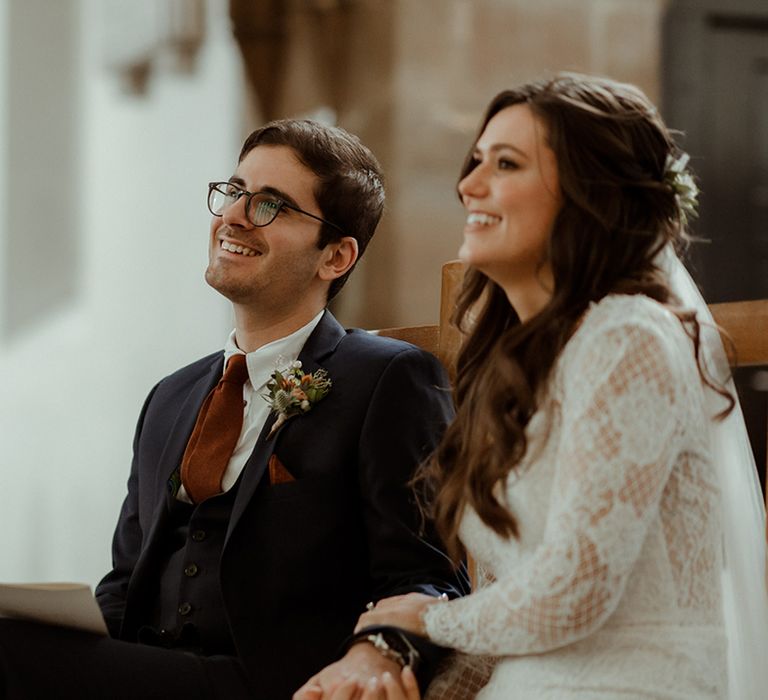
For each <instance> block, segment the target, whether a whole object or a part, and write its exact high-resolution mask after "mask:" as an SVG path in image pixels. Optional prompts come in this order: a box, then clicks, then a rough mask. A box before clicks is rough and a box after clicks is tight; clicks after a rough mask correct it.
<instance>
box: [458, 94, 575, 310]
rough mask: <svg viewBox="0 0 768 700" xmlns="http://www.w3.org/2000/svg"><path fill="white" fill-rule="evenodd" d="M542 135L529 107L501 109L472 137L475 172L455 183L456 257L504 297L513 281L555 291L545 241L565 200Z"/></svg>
mask: <svg viewBox="0 0 768 700" xmlns="http://www.w3.org/2000/svg"><path fill="white" fill-rule="evenodd" d="M546 136H547V130H546V126H545V125H544V123H543V122H542V121H541V120H540V119H539V118H538V117H536V116H535V115H534V113H533V112H532V111H531V109H530V107H528V105H526V104H516V105H512V106H511V107H506V108H504V109H502V110H501V111H500V112H498V113H497V114H495V115H494V116H493V118H492V119H491V120H490V121H489V122H488V124H487V126H486V127H485V129H484V131H483V133H482V134H481V135H480V138H479V139H478V140H477V143H476V144H475V148H474V154H473V160H474V165H473V167H472V170H470V172H469V173H468V174H467V175H466V176H465V177H464V179H462V181H461V182H460V183H459V194H460V195H461V199H462V202H463V203H464V207H465V208H466V210H467V219H466V225H465V226H464V242H463V244H462V246H461V249H460V250H459V257H460V258H461V259H462V260H463V261H464V262H466V263H468V264H469V265H472V266H473V267H476V268H477V269H479V270H480V271H481V272H483V273H485V274H486V275H488V277H490V278H491V279H492V280H494V281H495V282H496V283H497V284H499V285H501V286H502V287H503V288H504V289H505V291H507V294H508V296H510V289H509V287H510V286H512V287H514V288H516V289H518V290H520V291H521V292H523V293H524V294H531V293H532V294H540V293H541V292H542V291H547V292H548V293H549V294H550V295H551V291H552V271H551V268H550V266H549V263H548V262H547V245H548V241H549V237H550V234H551V232H552V226H553V223H554V221H555V218H556V216H557V213H558V211H559V210H560V206H561V202H562V199H561V195H560V182H559V178H558V172H557V160H556V158H555V154H554V152H553V151H552V149H551V148H550V147H549V146H548V145H547V139H546ZM531 285H534V286H535V287H537V288H538V291H537V290H535V289H533V288H532V287H531ZM525 290H528V292H525ZM547 298H548V297H547ZM510 301H512V302H513V304H514V305H515V306H516V307H517V303H515V301H514V300H513V299H512V298H511V296H510ZM545 301H546V299H545ZM536 305H537V306H538V305H539V304H538V303H537V304H536ZM517 310H518V313H520V312H521V309H517Z"/></svg>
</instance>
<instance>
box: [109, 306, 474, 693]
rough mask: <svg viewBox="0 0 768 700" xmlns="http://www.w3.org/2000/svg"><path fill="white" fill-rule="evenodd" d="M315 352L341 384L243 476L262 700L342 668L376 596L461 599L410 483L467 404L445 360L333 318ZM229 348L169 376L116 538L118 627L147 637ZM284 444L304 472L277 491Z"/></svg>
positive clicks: (160, 388)
mask: <svg viewBox="0 0 768 700" xmlns="http://www.w3.org/2000/svg"><path fill="white" fill-rule="evenodd" d="M299 359H300V360H301V362H302V363H303V369H304V371H306V372H311V371H314V370H316V369H318V368H321V367H322V368H324V369H326V370H327V372H328V375H329V377H330V379H331V381H332V387H331V390H330V393H329V394H328V395H327V396H326V397H325V398H324V399H323V400H322V401H320V402H319V403H318V404H316V405H315V406H314V407H313V408H312V409H311V411H309V412H308V413H306V414H303V415H301V416H296V417H293V418H291V419H289V420H288V421H287V422H286V423H285V424H284V425H283V426H282V427H281V428H280V429H279V431H278V432H277V433H276V434H275V435H274V436H273V437H272V438H269V439H268V438H267V434H268V432H269V430H270V427H271V425H272V423H273V422H274V416H273V415H272V416H271V417H270V419H269V420H268V421H267V423H266V424H265V426H264V429H263V431H262V433H261V436H260V437H259V439H258V442H257V444H256V447H255V449H254V451H253V453H252V455H251V457H250V458H249V460H248V462H247V464H246V467H245V470H244V472H243V474H242V476H241V479H240V484H239V487H238V491H237V494H236V498H235V502H234V506H233V509H232V514H231V518H230V522H229V526H228V529H227V534H226V540H225V545H224V549H223V553H222V556H221V561H220V567H219V572H218V575H219V583H220V586H221V591H222V595H223V599H224V604H225V609H226V614H227V623H228V625H229V628H230V630H231V633H232V638H233V640H234V643H235V646H236V649H237V652H238V656H239V657H240V659H241V660H242V662H243V664H244V666H245V669H246V671H247V673H248V676H249V679H250V682H251V686H252V687H253V689H254V692H255V693H256V694H257V697H264V698H270V700H274V699H275V698H283V697H290V695H291V693H292V692H293V691H294V690H296V689H297V688H298V687H299V686H300V685H301V684H302V683H304V682H305V681H306V680H307V679H308V678H309V676H311V675H312V674H313V673H315V672H317V671H318V670H319V669H321V668H322V667H323V666H325V665H326V664H328V663H330V662H332V661H333V660H334V659H335V658H336V656H337V654H338V649H339V645H340V644H341V642H342V641H343V640H344V638H345V637H346V636H347V635H349V634H350V632H351V630H352V628H353V627H354V624H355V622H356V620H357V617H358V616H359V614H360V613H361V612H362V611H363V610H364V607H365V603H366V602H367V601H369V600H377V599H379V598H382V597H385V596H390V595H395V594H398V593H403V592H408V591H414V590H415V591H423V592H427V593H433V594H437V593H439V592H442V591H446V592H448V593H449V594H451V595H455V594H457V593H458V588H459V586H460V584H458V583H457V579H456V576H455V574H454V573H453V570H452V567H451V565H450V563H449V562H448V560H447V559H446V557H445V556H444V555H443V554H442V553H441V551H440V550H439V549H438V548H436V546H435V542H434V540H433V538H432V536H431V535H426V536H425V535H424V534H421V535H419V534H418V533H419V532H420V530H421V529H422V528H421V527H420V526H421V520H420V516H419V514H418V510H417V508H416V507H415V505H414V501H413V497H412V495H411V493H410V490H409V488H408V487H407V482H408V480H409V478H410V477H411V476H412V474H413V471H414V469H415V467H416V466H417V465H418V464H419V462H421V461H422V460H423V459H424V458H425V457H426V456H427V455H429V454H430V452H431V451H432V450H433V449H434V447H435V446H436V444H437V442H438V440H439V438H440V436H441V434H442V432H443V430H444V428H445V426H446V424H447V422H448V421H449V420H450V419H451V418H452V415H453V409H452V402H451V396H450V392H449V390H448V379H447V377H446V375H445V372H444V370H443V368H442V366H441V365H440V364H439V362H438V361H437V360H436V359H435V358H434V357H433V356H432V355H430V354H428V353H426V352H424V351H422V350H420V349H418V348H416V347H414V346H412V345H409V344H407V343H403V342H400V341H395V340H391V339H388V338H380V337H377V336H373V335H371V334H369V333H366V332H365V331H360V330H351V331H345V330H344V329H343V328H342V327H341V326H340V325H339V324H338V323H337V321H336V320H335V319H334V318H333V316H332V315H331V314H330V313H329V312H326V313H325V314H324V316H323V318H322V319H321V321H320V323H319V324H318V325H317V327H316V328H315V330H314V331H313V332H312V334H311V336H310V337H309V339H308V340H307V342H306V344H305V346H304V348H303V350H302V352H301V354H300V355H299ZM222 363H223V353H222V352H220V351H219V352H217V353H214V354H212V355H209V356H208V357H205V358H203V359H201V360H199V361H197V362H195V363H193V364H191V365H189V366H187V367H185V368H183V369H181V370H179V371H177V372H175V373H174V374H172V375H170V376H169V377H166V378H165V379H163V380H162V381H161V382H160V383H159V384H158V385H157V386H155V387H154V389H153V390H152V392H151V393H150V395H149V397H148V398H147V400H146V402H145V405H144V408H143V411H142V413H141V416H140V418H139V423H138V427H137V430H136V435H135V439H134V447H133V449H134V456H133V463H132V467H131V474H130V478H129V480H128V494H127V496H126V499H125V501H124V503H123V507H122V510H121V513H120V517H119V521H118V525H117V529H116V532H115V536H114V541H113V569H112V571H111V572H110V573H109V574H107V576H106V577H105V578H104V579H103V580H102V582H101V583H100V584H99V586H98V588H97V591H96V595H97V599H98V601H99V604H100V605H101V608H102V611H103V613H104V616H105V619H106V621H107V624H108V627H109V629H110V633H111V634H112V636H115V637H119V638H122V639H126V640H135V639H136V635H137V628H138V626H139V624H140V623H141V616H142V614H145V612H146V610H147V606H151V605H152V602H153V596H154V595H156V584H157V580H158V576H159V570H160V566H161V564H162V562H160V561H159V558H160V557H161V555H160V554H159V552H160V551H161V550H162V549H163V547H162V542H163V536H164V533H165V528H164V525H165V521H166V518H167V513H168V509H167V507H165V499H166V488H167V482H168V479H169V477H170V476H171V474H172V473H173V472H174V471H175V470H176V469H177V468H178V467H179V464H180V462H181V458H182V455H183V453H184V449H185V447H186V444H187V440H188V438H189V435H190V433H191V432H192V428H193V426H194V423H195V420H196V418H197V414H198V411H199V409H200V406H201V404H202V402H203V400H204V398H205V397H206V395H207V394H208V393H209V391H210V390H211V389H212V388H213V387H214V386H215V385H216V383H217V381H218V380H219V379H220V377H221V373H222ZM273 453H274V454H276V455H277V457H278V458H279V460H280V461H281V462H282V464H283V465H284V466H285V467H286V469H287V470H288V471H289V472H290V473H291V474H292V475H293V476H294V477H295V478H296V480H295V481H293V482H289V483H282V484H277V485H270V483H269V479H268V477H266V476H265V473H266V471H267V470H266V467H267V463H268V461H269V458H270V456H271V455H272V454H273Z"/></svg>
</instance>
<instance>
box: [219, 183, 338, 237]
mask: <svg viewBox="0 0 768 700" xmlns="http://www.w3.org/2000/svg"><path fill="white" fill-rule="evenodd" d="M222 187H224V188H226V189H228V190H230V191H231V190H236V191H237V196H236V197H235V198H234V200H233V202H232V204H234V203H235V202H237V201H238V200H239V199H240V198H241V197H247V199H246V200H245V215H246V216H247V217H248V221H249V222H250V223H251V224H252V225H253V226H256V227H257V228H263V227H264V226H269V225H270V224H271V223H272V222H273V221H274V220H275V219H276V218H277V215H278V214H279V213H280V210H281V209H291V210H292V211H295V212H298V213H299V214H304V216H308V217H310V218H311V219H315V221H320V222H322V223H324V224H327V225H328V226H331V227H332V228H335V229H336V230H337V231H338V232H339V233H340V234H341V235H342V236H344V235H346V234H345V233H344V231H343V230H342V229H341V228H340V227H339V226H337V225H336V224H334V223H332V222H331V221H328V220H327V219H323V218H321V217H319V216H315V215H314V214H310V213H309V212H308V211H304V210H303V209H300V208H299V207H296V206H294V205H293V204H288V202H286V201H285V200H284V199H283V198H282V197H278V196H277V195H275V194H272V193H271V192H249V191H248V190H244V189H243V188H242V187H240V186H238V185H235V184H233V183H231V182H209V183H208V200H207V204H208V211H209V212H211V214H213V215H214V216H223V214H217V213H216V212H215V211H213V207H212V206H211V197H212V196H213V193H214V191H215V192H218V193H219V194H222V195H224V196H225V197H226V196H231V195H230V193H229V192H226V191H223V190H222V189H221V188H222ZM257 195H263V196H264V197H268V198H269V199H271V200H272V201H273V202H275V204H276V205H277V207H276V208H275V212H274V214H273V216H272V218H271V219H270V220H269V221H267V223H266V224H257V223H255V222H254V221H253V220H252V219H251V217H250V211H251V202H252V201H253V198H254V197H256V196H257Z"/></svg>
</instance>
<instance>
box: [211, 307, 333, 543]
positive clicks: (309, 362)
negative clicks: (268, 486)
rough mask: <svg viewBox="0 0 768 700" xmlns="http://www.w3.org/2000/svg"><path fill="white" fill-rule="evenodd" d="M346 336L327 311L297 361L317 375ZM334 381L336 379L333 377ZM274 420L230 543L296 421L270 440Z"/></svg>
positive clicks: (246, 477)
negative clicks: (278, 447)
mask: <svg viewBox="0 0 768 700" xmlns="http://www.w3.org/2000/svg"><path fill="white" fill-rule="evenodd" d="M345 335H346V331H345V330H344V329H343V328H342V327H341V325H340V324H339V322H338V321H337V320H336V319H335V318H334V317H333V314H331V312H330V311H328V310H327V309H326V311H325V313H324V314H323V317H322V318H321V319H320V322H319V323H318V324H317V326H316V327H315V330H313V331H312V333H311V335H310V336H309V338H307V342H306V343H304V347H303V348H302V350H301V352H300V353H299V357H298V359H299V360H300V362H301V365H302V370H303V371H305V372H314V371H315V370H317V369H319V368H320V367H321V366H322V362H323V361H324V360H325V359H326V358H327V357H328V356H329V355H331V354H332V353H333V352H334V351H335V350H336V347H337V346H338V344H339V342H340V341H341V339H342V338H343V337H344V336H345ZM331 379H333V377H331ZM331 391H333V390H331ZM275 420H276V416H275V414H274V413H270V414H269V418H267V421H266V423H264V427H263V428H262V430H261V433H260V434H259V439H258V440H257V441H256V447H255V448H254V450H253V452H252V453H251V456H250V457H249V458H248V461H247V462H246V465H245V468H244V470H243V475H242V479H241V483H240V487H239V489H238V492H237V496H236V497H235V503H234V506H233V508H232V517H231V518H230V520H229V528H228V530H227V540H229V536H230V535H231V533H232V531H233V530H234V528H235V527H236V525H237V522H238V521H239V520H240V517H241V516H242V514H243V512H244V511H245V509H246V507H247V506H248V504H249V503H250V501H251V499H252V498H253V494H254V493H255V491H256V488H257V487H258V485H259V483H260V482H261V480H262V478H263V476H264V472H265V471H266V468H267V463H268V462H269V458H270V457H271V456H272V453H273V452H274V451H275V449H276V447H277V444H278V441H279V440H281V439H282V437H283V433H284V432H285V431H286V430H288V429H290V427H291V425H292V422H293V421H294V420H296V419H295V418H291V419H289V420H288V421H287V422H286V423H285V424H284V425H283V426H281V427H280V429H279V430H278V431H277V433H276V434H275V435H273V436H272V437H271V438H268V437H267V436H268V435H269V431H270V430H271V429H272V425H273V424H274V422H275ZM225 546H226V541H225Z"/></svg>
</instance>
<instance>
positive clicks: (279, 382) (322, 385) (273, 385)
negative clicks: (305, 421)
mask: <svg viewBox="0 0 768 700" xmlns="http://www.w3.org/2000/svg"><path fill="white" fill-rule="evenodd" d="M330 390H331V380H330V379H329V378H328V372H326V371H325V370H324V369H319V370H317V371H316V372H310V373H308V374H305V373H304V372H302V371H301V362H299V361H298V360H296V361H295V362H292V363H291V364H290V366H289V367H288V369H285V370H283V371H282V372H281V371H280V370H275V371H274V372H272V376H271V377H270V380H269V382H267V393H266V394H262V398H263V399H264V400H265V401H266V402H267V403H268V404H269V406H270V408H271V409H272V410H273V411H274V412H275V413H276V414H277V420H276V421H275V422H274V425H273V426H272V429H271V430H270V431H269V435H268V436H267V437H272V435H273V434H274V433H275V432H277V430H278V428H280V426H281V425H282V424H283V423H285V421H287V420H288V419H289V418H292V417H293V416H299V415H301V414H302V413H307V412H308V411H310V410H312V407H313V406H314V405H315V404H316V403H317V402H318V401H321V400H322V399H324V398H325V397H326V395H327V394H328V392H329V391H330Z"/></svg>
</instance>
